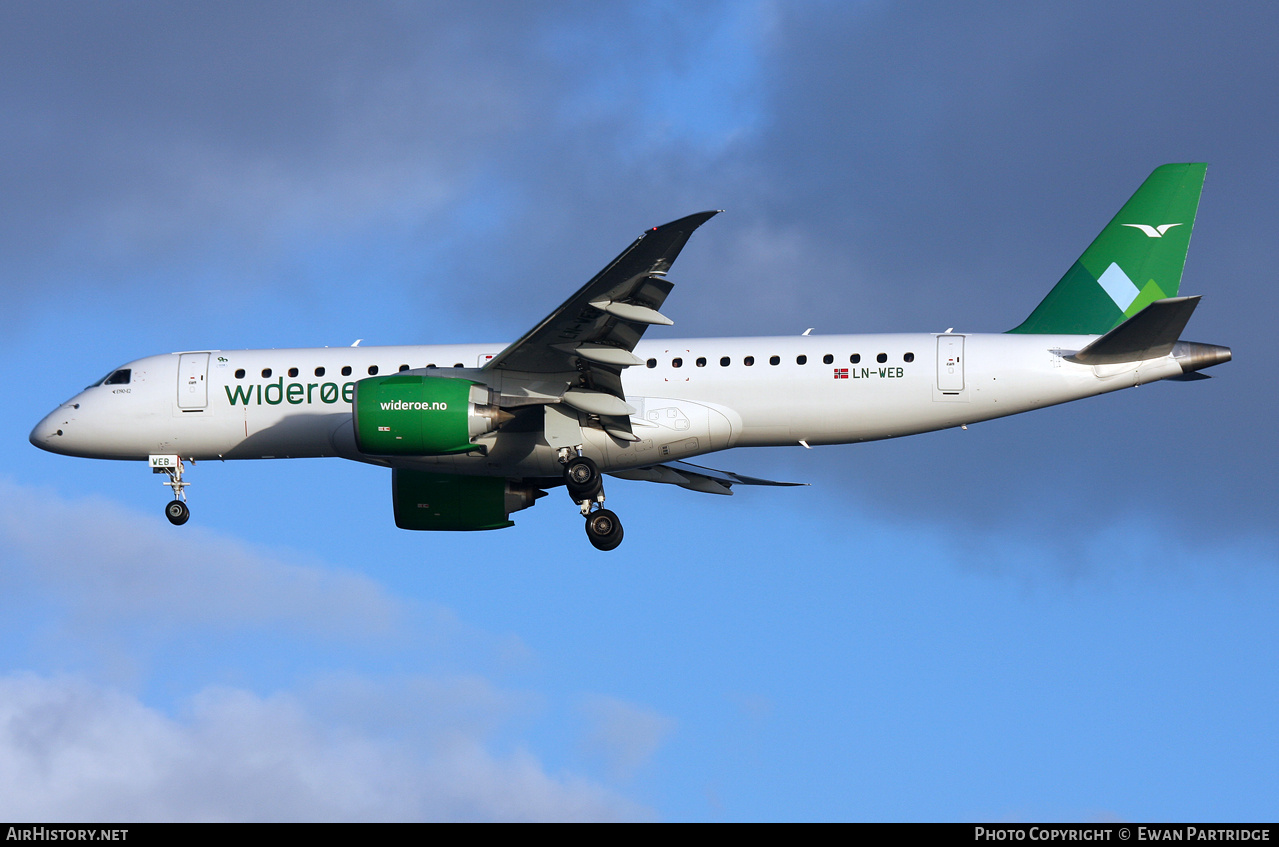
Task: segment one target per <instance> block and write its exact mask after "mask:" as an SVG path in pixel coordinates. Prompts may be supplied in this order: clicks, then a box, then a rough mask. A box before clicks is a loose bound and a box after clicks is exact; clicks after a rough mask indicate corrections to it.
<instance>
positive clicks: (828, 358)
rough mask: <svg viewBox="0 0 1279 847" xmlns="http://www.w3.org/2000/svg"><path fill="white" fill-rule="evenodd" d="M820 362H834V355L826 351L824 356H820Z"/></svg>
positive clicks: (828, 363)
mask: <svg viewBox="0 0 1279 847" xmlns="http://www.w3.org/2000/svg"><path fill="white" fill-rule="evenodd" d="M822 362H823V363H824V364H827V365H830V364H834V362H835V357H834V356H832V355H831V354H830V353H827V354H826V355H825V356H822Z"/></svg>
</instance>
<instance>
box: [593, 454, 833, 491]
mask: <svg viewBox="0 0 1279 847" xmlns="http://www.w3.org/2000/svg"><path fill="white" fill-rule="evenodd" d="M609 476H615V477H617V478H618V479H637V480H640V481H642V482H664V483H667V484H669V485H678V486H679V487H680V488H687V489H688V490H689V491H701V492H703V493H704V494H732V493H733V492H732V491H731V490H730V489H731V488H732V486H734V485H787V486H793V485H807V484H808V483H806V482H776V481H774V480H771V479H760V478H759V477H754V476H745V475H744V474H736V473H733V472H731V471H717V470H715V469H714V468H704V467H702V466H700V465H693V464H689V463H688V462H667V463H665V464H662V465H647V466H645V467H642V468H631V469H629V470H624V471H611V472H610V473H609Z"/></svg>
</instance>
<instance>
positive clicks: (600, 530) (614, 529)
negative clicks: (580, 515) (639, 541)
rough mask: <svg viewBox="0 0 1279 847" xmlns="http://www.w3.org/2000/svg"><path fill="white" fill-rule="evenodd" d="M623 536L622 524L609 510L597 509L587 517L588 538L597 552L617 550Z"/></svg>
mask: <svg viewBox="0 0 1279 847" xmlns="http://www.w3.org/2000/svg"><path fill="white" fill-rule="evenodd" d="M622 534H623V533H622V522H621V521H620V520H618V518H617V515H615V514H613V513H612V512H610V511H609V510H608V509H596V510H595V511H594V512H591V513H590V514H589V515H587V516H586V537H587V538H589V539H590V540H591V544H592V545H593V546H594V547H595V549H596V550H614V549H616V548H617V545H619V544H621V543H622Z"/></svg>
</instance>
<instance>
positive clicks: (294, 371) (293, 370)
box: [289, 368, 298, 377]
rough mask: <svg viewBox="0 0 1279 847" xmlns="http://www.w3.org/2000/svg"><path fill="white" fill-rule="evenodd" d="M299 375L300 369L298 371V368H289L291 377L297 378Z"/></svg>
mask: <svg viewBox="0 0 1279 847" xmlns="http://www.w3.org/2000/svg"><path fill="white" fill-rule="evenodd" d="M297 375H298V369H297V368H289V376H290V377H295V376H297Z"/></svg>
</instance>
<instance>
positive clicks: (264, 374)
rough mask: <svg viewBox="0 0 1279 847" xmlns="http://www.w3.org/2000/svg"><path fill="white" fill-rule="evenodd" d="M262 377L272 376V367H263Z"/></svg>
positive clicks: (268, 377)
mask: <svg viewBox="0 0 1279 847" xmlns="http://www.w3.org/2000/svg"><path fill="white" fill-rule="evenodd" d="M262 378H263V379H270V378H271V369H270V368H263V369H262Z"/></svg>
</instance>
